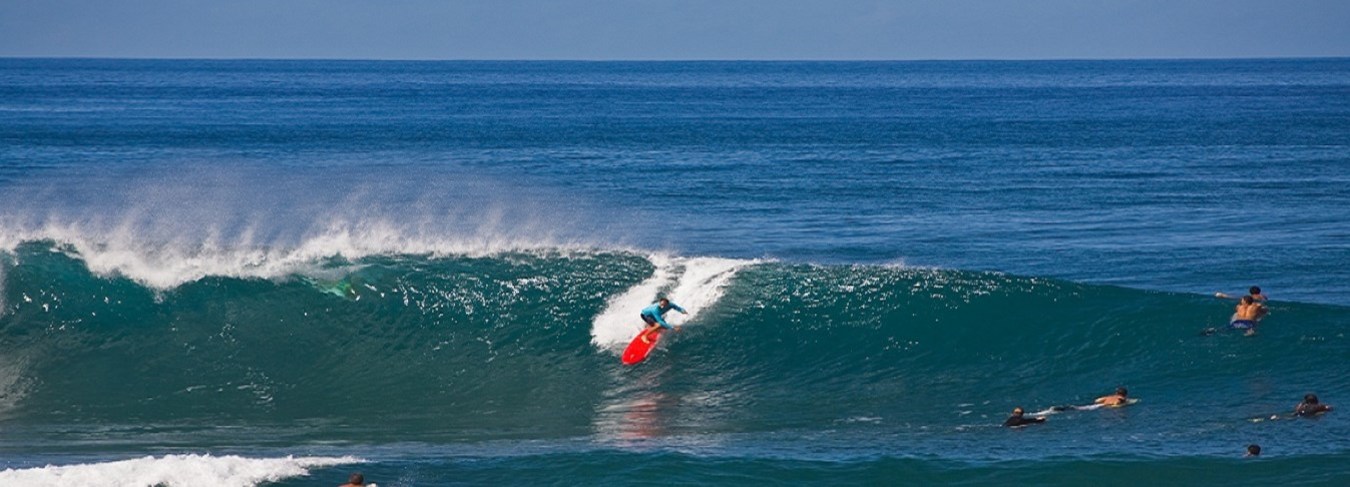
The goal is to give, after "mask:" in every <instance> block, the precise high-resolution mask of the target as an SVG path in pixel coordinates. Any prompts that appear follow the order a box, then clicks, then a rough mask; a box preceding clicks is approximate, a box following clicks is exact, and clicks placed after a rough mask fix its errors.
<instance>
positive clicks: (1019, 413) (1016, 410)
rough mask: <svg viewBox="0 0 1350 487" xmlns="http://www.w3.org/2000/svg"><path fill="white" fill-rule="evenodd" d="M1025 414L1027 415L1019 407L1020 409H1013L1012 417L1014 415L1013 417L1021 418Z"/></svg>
mask: <svg viewBox="0 0 1350 487" xmlns="http://www.w3.org/2000/svg"><path fill="white" fill-rule="evenodd" d="M1024 413H1025V411H1022V408H1020V407H1018V408H1013V412H1012V415H1013V416H1021V415H1022V414H1024Z"/></svg>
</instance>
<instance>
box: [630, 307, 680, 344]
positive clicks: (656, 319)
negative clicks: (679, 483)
mask: <svg viewBox="0 0 1350 487" xmlns="http://www.w3.org/2000/svg"><path fill="white" fill-rule="evenodd" d="M672 309H673V310H675V311H679V312H681V313H684V314H686V315H687V314H689V312H688V311H685V310H684V308H681V307H680V306H679V305H677V304H675V303H672V302H670V300H669V299H666V298H661V299H659V300H657V301H656V304H653V305H651V306H648V307H646V308H642V321H643V322H644V323H647V328H646V329H644V330H642V343H651V342H652V338H651V333H652V332H653V331H656V327H658V326H660V327H663V328H665V329H667V330H674V329H675V327H673V326H670V323H666V318H665V314H666V312H667V311H670V310H672Z"/></svg>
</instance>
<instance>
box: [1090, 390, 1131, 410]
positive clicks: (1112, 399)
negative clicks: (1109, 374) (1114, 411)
mask: <svg viewBox="0 0 1350 487" xmlns="http://www.w3.org/2000/svg"><path fill="white" fill-rule="evenodd" d="M1129 394H1130V391H1127V390H1125V388H1124V387H1117V388H1116V392H1115V394H1111V395H1108V396H1102V397H1099V398H1097V400H1096V401H1093V403H1094V404H1101V405H1103V406H1108V407H1111V406H1124V405H1126V404H1128V403H1129V398H1128V396H1129Z"/></svg>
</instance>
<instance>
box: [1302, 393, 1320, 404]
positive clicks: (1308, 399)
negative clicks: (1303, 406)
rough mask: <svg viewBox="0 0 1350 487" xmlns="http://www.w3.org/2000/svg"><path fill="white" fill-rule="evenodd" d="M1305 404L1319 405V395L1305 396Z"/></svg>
mask: <svg viewBox="0 0 1350 487" xmlns="http://www.w3.org/2000/svg"><path fill="white" fill-rule="evenodd" d="M1303 402H1305V403H1308V404H1317V394H1308V395H1306V396H1303Z"/></svg>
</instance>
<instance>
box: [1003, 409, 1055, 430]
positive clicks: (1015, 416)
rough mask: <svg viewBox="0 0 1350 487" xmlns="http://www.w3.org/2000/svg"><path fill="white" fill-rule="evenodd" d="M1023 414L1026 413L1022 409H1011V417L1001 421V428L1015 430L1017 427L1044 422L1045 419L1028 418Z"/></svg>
mask: <svg viewBox="0 0 1350 487" xmlns="http://www.w3.org/2000/svg"><path fill="white" fill-rule="evenodd" d="M1025 414H1026V411H1023V410H1022V408H1020V407H1016V408H1013V410H1012V416H1008V419H1007V420H1005V421H1003V426H1004V427H1006V428H1016V427H1019V426H1026V425H1029V424H1037V423H1044V422H1045V418H1028V417H1026V416H1025Z"/></svg>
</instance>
